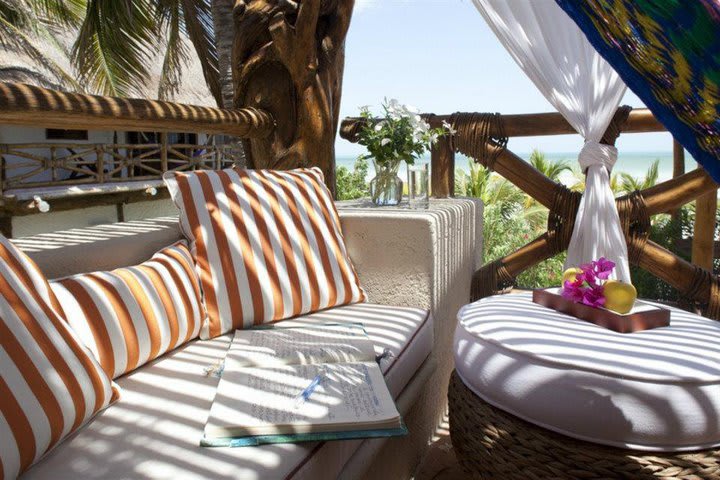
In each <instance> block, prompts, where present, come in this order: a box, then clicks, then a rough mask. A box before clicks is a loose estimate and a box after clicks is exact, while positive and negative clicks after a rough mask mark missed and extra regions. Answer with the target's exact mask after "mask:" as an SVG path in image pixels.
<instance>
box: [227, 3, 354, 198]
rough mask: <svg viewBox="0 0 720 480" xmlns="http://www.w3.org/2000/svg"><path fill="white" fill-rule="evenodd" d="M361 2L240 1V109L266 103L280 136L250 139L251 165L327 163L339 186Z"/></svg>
mask: <svg viewBox="0 0 720 480" xmlns="http://www.w3.org/2000/svg"><path fill="white" fill-rule="evenodd" d="M354 4H355V0H297V1H294V0H237V1H236V3H235V9H234V12H233V15H234V18H235V42H234V45H233V77H234V82H235V100H234V101H235V106H237V107H240V106H245V107H246V106H251V105H252V106H258V107H259V106H262V108H263V109H266V110H267V111H269V112H270V113H271V114H272V115H273V116H274V117H275V119H276V123H277V128H276V130H275V133H274V134H273V135H272V136H271V137H269V138H264V139H251V140H247V141H245V153H246V156H247V161H248V165H249V166H251V167H254V168H279V169H287V168H294V167H301V166H319V167H320V168H322V170H323V172H324V173H325V177H326V182H327V184H328V185H329V186H330V187H331V188H332V189H334V186H335V134H336V132H337V128H338V123H339V114H340V96H341V92H342V78H343V70H344V66H345V37H346V35H347V30H348V28H349V26H350V19H351V17H352V10H353V6H354Z"/></svg>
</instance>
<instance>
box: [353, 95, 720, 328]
mask: <svg viewBox="0 0 720 480" xmlns="http://www.w3.org/2000/svg"><path fill="white" fill-rule="evenodd" d="M425 118H427V119H428V121H429V122H430V123H431V124H434V123H439V122H442V121H447V122H449V123H451V124H453V125H454V128H455V130H456V131H457V133H456V134H455V135H453V136H450V137H446V138H444V139H442V140H441V141H440V142H438V144H437V145H435V147H434V148H433V151H432V170H433V173H432V188H433V195H434V196H436V197H447V196H452V194H453V189H454V178H453V171H454V168H455V165H454V163H455V160H454V159H455V152H459V153H462V154H465V155H467V156H468V157H471V158H473V159H475V161H476V162H478V163H481V164H482V165H484V166H485V167H487V168H490V169H492V170H494V171H496V172H497V173H498V174H500V175H502V176H503V177H505V178H507V179H508V180H509V181H511V182H512V183H513V184H515V185H516V186H517V187H518V188H520V189H521V190H523V191H524V192H525V193H527V194H528V195H530V196H531V197H533V198H534V199H536V200H537V201H538V202H539V203H540V204H542V205H544V206H545V207H547V208H548V209H549V215H548V226H547V231H546V232H545V233H544V234H542V235H540V236H539V237H538V238H536V239H534V240H532V241H531V242H529V243H528V244H527V245H525V246H523V247H521V248H520V249H519V250H517V251H516V252H514V253H512V254H510V255H508V256H506V257H504V258H500V259H497V260H495V261H492V262H490V263H488V264H486V265H484V266H483V267H482V268H481V269H480V270H478V271H477V272H476V273H475V275H474V278H473V288H472V293H471V296H472V298H473V299H478V298H482V297H484V296H487V295H491V294H494V293H498V292H501V291H503V290H505V289H506V288H508V287H510V286H512V284H513V283H514V279H515V278H517V276H518V275H519V274H521V273H522V272H523V271H525V270H527V269H528V268H531V267H533V266H535V265H537V264H539V263H540V262H543V261H545V260H547V259H548V258H551V257H553V256H555V255H557V254H558V253H560V252H562V251H564V250H566V249H567V247H568V245H569V243H570V237H571V234H572V229H573V226H574V222H575V216H576V213H577V209H578V206H579V204H580V199H581V194H580V193H578V192H573V191H571V190H569V189H568V188H567V187H565V186H564V185H562V184H559V183H556V182H554V181H552V180H550V179H549V178H547V177H545V176H544V175H543V174H542V173H541V172H539V171H538V170H537V169H535V168H533V167H532V166H531V165H530V164H529V163H527V162H526V161H524V160H523V159H521V158H520V157H518V156H517V155H515V154H514V153H512V152H511V151H510V150H508V149H507V148H506V145H507V139H508V137H512V136H540V135H559V134H566V133H575V132H574V130H573V129H572V127H571V126H570V125H569V124H568V123H567V121H565V120H564V119H563V118H562V116H561V115H560V114H557V113H549V114H526V115H499V114H479V113H458V114H453V115H444V116H439V115H426V116H425ZM362 122H363V120H361V119H357V118H348V119H346V120H345V121H344V122H343V123H342V127H341V136H342V137H343V138H345V139H347V140H349V141H357V133H358V131H359V129H360V128H361V126H362ZM664 130H665V128H664V127H663V126H662V124H660V123H659V122H658V121H657V120H656V119H655V118H654V116H653V115H652V113H651V112H649V111H648V110H645V109H643V110H637V111H632V110H631V109H630V108H629V107H621V108H620V109H618V112H617V113H616V115H615V117H614V119H613V121H612V123H611V125H610V127H609V128H608V130H607V132H606V133H605V135H604V136H603V139H602V140H601V142H602V143H606V144H611V145H614V144H615V141H616V140H617V137H618V136H619V135H620V133H621V132H655V131H664ZM717 189H718V185H717V183H715V181H713V180H712V179H711V178H710V176H709V175H707V174H706V173H705V171H704V170H700V169H698V170H694V171H692V172H690V173H685V174H682V175H679V176H677V177H675V178H673V179H671V180H668V181H666V182H663V183H660V184H658V185H656V186H654V187H652V188H649V189H646V190H643V191H636V192H633V193H632V194H630V195H625V196H623V197H620V198H618V199H617V205H618V211H619V214H620V219H621V223H622V226H623V231H624V233H625V237H626V240H627V243H628V253H629V257H630V262H631V263H632V264H634V265H637V266H639V267H641V268H643V269H645V270H647V271H649V272H650V273H652V274H653V275H655V276H657V277H658V278H660V279H662V280H664V281H665V282H666V283H668V284H669V285H671V286H673V287H674V288H676V289H677V290H679V291H680V293H681V294H682V295H683V296H684V298H687V299H689V300H691V301H695V302H697V303H698V304H699V305H700V306H701V308H702V310H703V311H704V313H705V315H707V316H709V317H711V318H715V319H720V281H719V279H718V277H717V276H716V275H714V274H713V273H712V271H711V270H710V269H706V268H703V267H702V266H700V265H697V264H693V263H690V262H687V261H685V260H683V259H682V258H680V257H678V256H677V255H675V254H673V253H672V252H670V251H668V250H666V249H664V248H663V247H661V246H659V245H657V244H656V243H654V242H652V241H650V240H649V235H650V218H651V217H652V216H653V215H656V214H659V213H670V212H673V211H677V209H678V208H680V207H681V206H683V205H685V204H686V203H688V202H691V201H693V200H696V199H698V198H708V197H712V198H715V196H716V195H717ZM710 213H712V215H713V217H712V222H713V224H714V211H710ZM706 217H707V215H706V216H705V217H702V218H697V219H696V222H697V223H696V225H697V224H700V223H703V222H705V223H709V221H708V219H707V218H706ZM711 230H712V229H711ZM704 231H706V232H707V228H705V229H704ZM698 238H699V237H698V235H697V229H696V235H695V241H698ZM713 240H714V239H712V238H711V240H710V241H711V243H712V242H713ZM713 244H714V243H713ZM708 250H709V252H703V254H704V255H705V256H707V255H709V256H710V259H711V260H712V254H713V248H708ZM704 263H707V262H704ZM710 263H711V262H710Z"/></svg>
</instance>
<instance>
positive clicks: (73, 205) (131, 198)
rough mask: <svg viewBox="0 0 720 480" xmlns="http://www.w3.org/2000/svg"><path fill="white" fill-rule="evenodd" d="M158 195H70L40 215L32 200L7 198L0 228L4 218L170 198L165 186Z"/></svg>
mask: <svg viewBox="0 0 720 480" xmlns="http://www.w3.org/2000/svg"><path fill="white" fill-rule="evenodd" d="M155 188H156V190H157V194H156V195H149V194H148V193H147V192H146V191H145V190H133V191H126V192H98V193H87V194H79V195H69V196H67V197H59V198H52V199H48V200H47V202H48V203H49V204H50V212H49V213H40V212H38V210H37V208H35V207H34V206H33V205H32V203H33V202H32V200H27V199H26V200H18V199H16V198H15V197H6V198H4V199H3V201H2V205H0V228H1V227H2V218H3V217H5V216H7V217H21V216H26V215H52V212H64V211H67V210H77V209H82V208H89V207H98V206H103V205H105V206H107V205H118V204H128V203H137V202H150V201H154V200H163V199H167V198H170V192H168V190H167V187H166V186H165V185H158V186H157V187H155Z"/></svg>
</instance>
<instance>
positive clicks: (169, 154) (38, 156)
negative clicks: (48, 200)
mask: <svg viewBox="0 0 720 480" xmlns="http://www.w3.org/2000/svg"><path fill="white" fill-rule="evenodd" d="M233 153H234V147H233V146H231V145H199V144H167V143H155V144H100V143H98V144H93V143H5V144H0V167H1V170H2V180H1V181H0V192H6V191H7V190H11V189H25V188H39V187H67V186H72V185H82V184H88V183H92V184H97V185H102V184H108V183H122V182H132V181H140V180H159V179H161V178H162V175H163V173H165V172H168V171H178V172H179V171H185V170H198V169H210V170H220V169H223V168H228V167H231V166H232V165H234V164H235V156H234V155H233Z"/></svg>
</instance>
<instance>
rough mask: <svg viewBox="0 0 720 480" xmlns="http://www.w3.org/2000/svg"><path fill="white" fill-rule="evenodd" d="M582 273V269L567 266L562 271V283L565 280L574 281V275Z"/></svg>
mask: <svg viewBox="0 0 720 480" xmlns="http://www.w3.org/2000/svg"><path fill="white" fill-rule="evenodd" d="M581 273H582V270H580V269H579V268H568V269H567V270H565V272H563V276H562V284H563V285H565V282H574V281H575V277H576V276H577V275H579V274H581Z"/></svg>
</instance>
